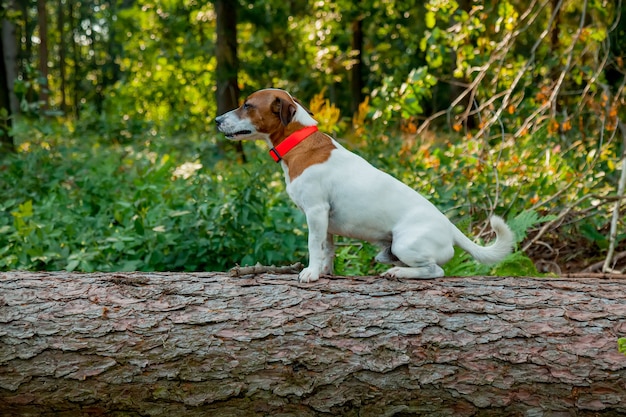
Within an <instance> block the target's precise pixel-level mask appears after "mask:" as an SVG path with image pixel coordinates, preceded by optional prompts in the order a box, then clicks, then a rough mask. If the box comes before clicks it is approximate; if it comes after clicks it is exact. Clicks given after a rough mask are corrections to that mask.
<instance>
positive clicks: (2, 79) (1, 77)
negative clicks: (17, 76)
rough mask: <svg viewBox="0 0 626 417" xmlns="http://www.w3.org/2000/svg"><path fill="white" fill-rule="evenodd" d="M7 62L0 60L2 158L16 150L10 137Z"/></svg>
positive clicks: (0, 50) (0, 46)
mask: <svg viewBox="0 0 626 417" xmlns="http://www.w3.org/2000/svg"><path fill="white" fill-rule="evenodd" d="M0 56H1V57H2V58H4V42H0ZM5 62H6V61H5V60H4V59H0V156H2V155H3V154H4V153H5V152H11V151H14V150H15V145H14V143H13V139H12V138H11V136H10V133H11V126H12V118H11V113H12V112H11V99H10V91H9V79H8V76H7V69H6V63H5Z"/></svg>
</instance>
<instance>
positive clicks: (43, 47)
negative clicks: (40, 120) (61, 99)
mask: <svg viewBox="0 0 626 417" xmlns="http://www.w3.org/2000/svg"><path fill="white" fill-rule="evenodd" d="M37 22H38V24H39V78H40V91H39V102H40V103H41V106H42V109H44V110H46V109H47V108H48V105H49V95H50V94H49V90H48V89H49V85H48V13H47V11H46V0H37Z"/></svg>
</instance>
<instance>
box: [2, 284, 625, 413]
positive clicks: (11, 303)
mask: <svg viewBox="0 0 626 417" xmlns="http://www.w3.org/2000/svg"><path fill="white" fill-rule="evenodd" d="M625 335H626V281H624V280H600V279H585V280H581V279H575V280H565V279H531V278H445V279H437V280H424V281H392V280H386V279H381V278H373V277H364V278H332V279H322V280H320V281H319V282H316V283H312V284H300V283H298V282H296V280H295V276H293V275H288V276H277V275H269V274H266V275H259V276H247V277H240V278H233V277H229V276H227V275H226V274H221V273H196V274H182V273H180V274H157V273H149V274H148V273H133V274H67V273H0V415H3V416H4V415H11V416H12V415H16V416H41V415H54V416H64V415H65V416H75V415H124V416H134V415H142V416H150V415H167V416H168V417H173V416H179V415H184V416H255V415H259V416H375V417H380V416H398V417H399V416H409V415H433V416H455V417H458V416H502V415H506V416H542V415H545V416H569V415H575V416H597V415H603V416H606V415H622V414H621V413H626V357H625V356H624V355H621V354H620V353H619V352H618V351H617V338H618V337H620V336H625Z"/></svg>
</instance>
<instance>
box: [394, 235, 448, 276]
mask: <svg viewBox="0 0 626 417" xmlns="http://www.w3.org/2000/svg"><path fill="white" fill-rule="evenodd" d="M391 252H392V254H393V255H394V256H395V257H397V258H398V259H399V262H400V263H395V265H396V267H395V268H391V269H389V270H388V271H386V272H385V273H384V274H383V275H384V276H387V277H391V278H422V279H428V278H438V277H442V276H444V272H443V269H442V268H441V267H440V266H439V265H440V264H443V263H445V262H447V261H448V260H449V259H450V258H452V256H453V255H454V248H453V247H452V244H451V243H449V242H447V241H446V239H445V236H444V235H443V234H439V235H437V234H434V233H432V231H426V230H419V231H415V230H410V229H407V230H404V231H402V232H401V233H397V234H396V235H394V237H393V243H392V245H391Z"/></svg>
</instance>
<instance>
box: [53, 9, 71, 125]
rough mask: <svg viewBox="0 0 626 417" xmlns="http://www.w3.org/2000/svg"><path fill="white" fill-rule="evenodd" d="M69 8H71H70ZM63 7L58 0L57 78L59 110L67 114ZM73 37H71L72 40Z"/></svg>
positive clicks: (65, 42) (65, 44) (65, 43)
mask: <svg viewBox="0 0 626 417" xmlns="http://www.w3.org/2000/svg"><path fill="white" fill-rule="evenodd" d="M70 10H71V9H70ZM65 13H66V10H65V7H64V5H63V0H59V1H58V4H57V31H58V32H59V78H60V82H61V85H60V93H61V104H60V106H61V111H62V112H63V113H64V114H67V82H66V79H67V76H66V69H65V68H66V67H65V61H66V56H67V52H66V47H67V40H66V39H65ZM73 41H74V39H72V42H73Z"/></svg>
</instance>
